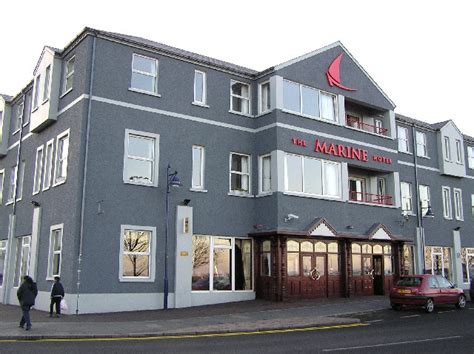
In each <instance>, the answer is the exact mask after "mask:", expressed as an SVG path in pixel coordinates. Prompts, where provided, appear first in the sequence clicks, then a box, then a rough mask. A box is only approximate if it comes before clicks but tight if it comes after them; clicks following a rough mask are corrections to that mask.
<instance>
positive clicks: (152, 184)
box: [123, 180, 158, 187]
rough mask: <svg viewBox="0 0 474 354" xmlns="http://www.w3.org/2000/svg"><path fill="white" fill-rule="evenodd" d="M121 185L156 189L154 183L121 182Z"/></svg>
mask: <svg viewBox="0 0 474 354" xmlns="http://www.w3.org/2000/svg"><path fill="white" fill-rule="evenodd" d="M123 183H125V184H131V185H134V186H142V187H158V184H156V183H140V182H133V181H127V180H123Z"/></svg>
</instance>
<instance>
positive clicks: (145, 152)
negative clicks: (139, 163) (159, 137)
mask: <svg viewBox="0 0 474 354" xmlns="http://www.w3.org/2000/svg"><path fill="white" fill-rule="evenodd" d="M154 154H155V139H152V138H145V137H142V136H138V135H132V134H130V135H129V137H128V156H134V157H142V158H145V159H153V156H154Z"/></svg>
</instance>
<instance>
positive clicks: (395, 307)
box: [391, 304, 402, 311]
mask: <svg viewBox="0 0 474 354" xmlns="http://www.w3.org/2000/svg"><path fill="white" fill-rule="evenodd" d="M391 306H392V309H393V310H395V311H400V310H401V309H402V305H400V304H391Z"/></svg>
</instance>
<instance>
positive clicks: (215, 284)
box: [192, 235, 253, 291]
mask: <svg viewBox="0 0 474 354" xmlns="http://www.w3.org/2000/svg"><path fill="white" fill-rule="evenodd" d="M252 255H253V252H252V240H250V239H241V238H233V237H220V236H203V235H194V236H193V259H192V263H193V276H192V290H207V291H224V290H227V291H233V290H237V291H238V290H252V288H253V267H252Z"/></svg>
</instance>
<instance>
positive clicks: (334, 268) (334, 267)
mask: <svg viewBox="0 0 474 354" xmlns="http://www.w3.org/2000/svg"><path fill="white" fill-rule="evenodd" d="M328 274H329V275H338V274H339V256H338V255H337V254H328Z"/></svg>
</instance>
